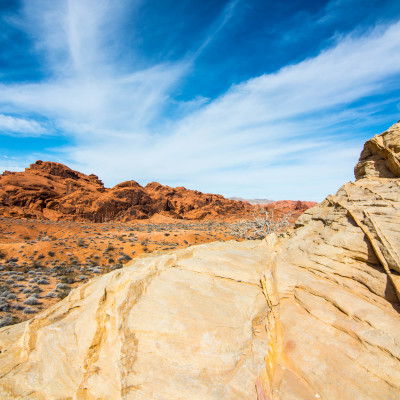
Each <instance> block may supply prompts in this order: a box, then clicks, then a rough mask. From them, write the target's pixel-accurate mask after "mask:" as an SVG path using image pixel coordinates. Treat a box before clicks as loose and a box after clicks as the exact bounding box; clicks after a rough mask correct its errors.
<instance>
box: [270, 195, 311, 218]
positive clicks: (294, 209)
mask: <svg viewBox="0 0 400 400" xmlns="http://www.w3.org/2000/svg"><path fill="white" fill-rule="evenodd" d="M317 204H318V203H316V202H315V201H300V200H297V201H294V200H279V201H274V202H272V203H269V204H267V205H265V206H264V207H265V208H266V209H267V210H269V211H273V212H274V214H276V216H280V215H282V214H289V215H290V220H291V221H293V222H294V221H295V220H296V219H297V218H298V217H299V216H300V215H301V214H303V213H304V211H306V210H308V209H309V208H311V207H314V206H316V205H317Z"/></svg>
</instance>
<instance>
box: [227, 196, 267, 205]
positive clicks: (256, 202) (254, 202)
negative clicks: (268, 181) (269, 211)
mask: <svg viewBox="0 0 400 400" xmlns="http://www.w3.org/2000/svg"><path fill="white" fill-rule="evenodd" d="M229 200H235V201H247V202H248V203H250V204H254V205H256V204H260V205H261V204H269V203H272V202H274V200H269V199H243V198H242V197H229Z"/></svg>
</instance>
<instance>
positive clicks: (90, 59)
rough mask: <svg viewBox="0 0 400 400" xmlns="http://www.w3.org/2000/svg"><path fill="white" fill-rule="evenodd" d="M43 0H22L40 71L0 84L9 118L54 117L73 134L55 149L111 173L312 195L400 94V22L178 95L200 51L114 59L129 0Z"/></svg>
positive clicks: (337, 175)
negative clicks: (216, 86) (214, 93)
mask: <svg viewBox="0 0 400 400" xmlns="http://www.w3.org/2000/svg"><path fill="white" fill-rule="evenodd" d="M40 3H41V5H43V7H40V13H39V12H38V11H37V10H36V9H35V4H36V5H37V4H38V0H30V1H29V2H26V8H25V15H26V19H25V21H27V20H29V18H34V19H35V23H34V24H30V25H29V26H30V27H31V28H29V29H30V34H31V35H32V36H33V37H35V38H36V45H37V51H38V52H39V53H40V54H42V57H46V60H47V63H48V71H47V72H48V76H47V78H46V80H44V81H41V82H37V83H30V84H18V85H16V84H7V83H2V84H0V105H2V108H0V110H3V112H4V114H6V115H3V117H4V118H6V119H7V118H15V117H7V115H8V114H9V115H18V113H21V114H24V113H27V112H29V114H30V115H31V114H37V115H39V116H45V117H46V118H49V119H51V120H52V121H53V123H54V125H55V126H56V127H57V128H58V129H59V130H60V131H61V132H63V133H64V134H66V135H70V136H71V137H72V138H73V141H74V144H73V145H72V146H69V147H68V148H63V149H60V151H61V153H59V159H60V160H64V161H65V162H68V163H69V164H70V165H71V166H73V167H76V168H79V169H81V170H83V171H86V172H95V173H96V174H98V175H99V176H100V177H101V178H103V179H104V181H105V182H106V183H107V184H108V185H111V184H115V183H117V182H118V181H121V180H124V179H136V180H138V181H140V182H141V183H146V182H148V181H152V180H159V181H161V182H163V183H166V184H171V185H187V186H189V187H192V188H198V189H200V190H204V191H210V192H211V191H212V192H220V193H223V194H225V195H239V196H242V197H243V196H249V197H268V198H276V199H279V198H295V199H296V198H303V199H311V200H312V199H317V200H320V199H321V198H322V197H323V196H325V195H327V194H328V193H330V192H332V191H335V190H336V189H337V188H338V187H339V186H340V185H341V184H342V183H343V182H344V181H347V180H349V179H351V178H352V168H353V166H354V163H355V162H356V159H357V157H358V155H359V152H360V150H361V145H362V142H363V141H364V140H365V136H366V135H368V136H369V135H370V134H372V133H377V132H373V131H371V129H373V128H374V126H376V125H377V124H379V123H382V120H380V119H379V118H378V117H377V118H376V121H378V122H376V121H375V125H374V124H370V126H368V124H369V123H370V117H369V115H370V114H371V113H373V112H374V110H375V111H378V110H380V109H382V108H384V107H386V106H387V102H388V101H391V102H396V101H398V100H397V97H395V96H394V95H393V96H392V95H391V96H392V97H390V100H388V98H387V97H386V98H385V96H388V94H389V93H391V92H394V91H396V90H400V79H399V76H400V23H395V24H392V25H389V26H377V27H376V28H374V29H372V30H370V31H368V32H365V31H364V33H363V34H362V35H358V36H357V35H355V34H353V35H347V36H343V37H337V38H336V42H335V43H334V44H333V45H332V47H331V48H329V49H326V50H324V51H322V52H321V53H320V54H319V55H317V56H315V57H313V58H309V59H306V60H304V61H302V62H300V63H297V64H293V65H289V66H286V67H284V68H282V69H280V70H279V71H276V72H275V73H272V74H264V75H261V76H258V77H254V78H252V79H249V80H247V81H244V82H242V83H240V84H239V85H234V86H232V87H231V88H229V89H228V90H227V91H226V92H225V93H224V94H223V95H221V96H219V97H218V98H215V99H212V100H205V99H200V100H198V101H197V100H196V99H194V100H193V101H192V102H188V104H186V103H182V102H179V101H178V100H177V99H176V98H175V97H174V95H175V93H176V90H177V88H179V85H181V84H182V82H183V81H184V79H185V77H186V76H187V75H188V74H190V73H191V71H192V69H193V68H194V65H193V63H195V61H196V57H194V58H193V57H192V59H190V56H189V57H186V58H184V59H182V60H181V61H175V62H165V63H160V64H157V65H152V66H150V67H147V68H143V67H141V68H137V67H136V66H135V63H133V64H132V65H130V67H129V68H128V67H127V64H125V65H124V67H123V68H121V64H124V63H125V59H124V58H123V57H122V56H121V54H120V53H119V52H118V49H116V48H115V46H113V45H112V44H110V41H109V38H108V37H109V36H110V35H111V36H113V35H114V34H115V35H117V34H116V31H117V30H118V29H119V27H118V21H119V20H120V16H121V15H123V14H124V12H123V11H124V7H126V6H127V5H126V4H127V3H126V2H124V1H118V2H116V3H114V2H111V1H110V0H101V1H99V2H94V0H82V1H77V0H69V1H68V2H63V3H59V2H53V1H44V2H43V1H40ZM111 3H112V4H113V7H111ZM60 4H61V5H60ZM114 4H116V7H115V9H114ZM135 4H136V3H135ZM227 4H228V5H227V6H226V8H225V9H224V10H223V13H222V14H221V15H220V17H219V19H218V20H217V21H216V22H215V24H214V25H213V27H211V28H210V30H209V32H208V36H207V37H205V39H204V41H203V45H202V46H201V47H200V48H199V49H198V50H195V51H194V53H192V54H197V53H198V52H201V51H203V50H204V49H205V48H206V46H207V45H208V44H209V43H210V41H211V40H213V38H214V36H215V35H217V34H218V33H219V32H220V31H221V29H223V27H224V26H226V25H227V24H229V21H230V19H231V18H232V15H233V14H232V13H233V11H234V9H235V7H237V4H238V2H237V1H232V2H229V3H227ZM139 5H140V3H139V2H137V7H139ZM110 10H114V11H113V12H112V13H109V11H110ZM115 13H116V14H115ZM86 20H88V21H89V22H88V23H85V21H86ZM32 26H33V27H34V28H32ZM105 27H107V29H105ZM27 29H28V28H27ZM132 59H134V56H133V57H130V62H132ZM209 73H210V74H212V71H209ZM370 96H374V98H369V97H370ZM377 96H381V97H377ZM388 118H390V115H389V116H388V115H386V119H388ZM395 118H396V116H393V119H395ZM7 121H8V120H7ZM23 121H24V120H23V119H21V120H20V121H19V122H18V123H19V124H20V125H21V126H22V125H23ZM28 122H29V121H26V123H28ZM393 122H394V121H393ZM1 123H2V119H1V116H0V124H1ZM4 123H5V122H4ZM8 123H9V124H11V122H10V121H8ZM15 123H16V124H17V125H18V123H17V122H15ZM349 127H351V128H349ZM37 129H38V130H39V129H40V126H39V127H37ZM349 129H351V130H352V131H351V132H349ZM25 130H27V128H26V127H25ZM33 130H34V128H32V132H33ZM21 131H22V129H21Z"/></svg>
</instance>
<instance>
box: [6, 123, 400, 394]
mask: <svg viewBox="0 0 400 400" xmlns="http://www.w3.org/2000/svg"><path fill="white" fill-rule="evenodd" d="M398 149H399V150H400V124H396V125H394V126H393V127H391V128H390V129H389V130H388V131H387V132H385V133H383V134H381V135H378V136H376V137H374V138H373V139H371V140H370V141H368V142H367V143H366V145H365V148H364V150H363V152H362V154H361V157H360V161H359V163H358V164H357V166H356V170H355V171H356V177H357V180H356V182H350V183H347V184H345V185H344V186H343V187H342V188H340V189H339V191H338V192H337V194H336V195H335V196H329V197H328V198H327V199H325V200H324V201H323V202H322V203H321V204H319V205H318V206H316V207H314V208H312V209H310V210H308V211H306V212H305V213H304V214H303V216H302V217H300V218H299V219H298V220H297V228H296V229H295V231H294V233H293V234H292V235H291V237H289V238H288V239H285V240H283V241H281V242H280V241H279V240H278V239H277V237H276V236H273V235H272V236H269V237H268V238H267V240H266V241H250V242H241V243H238V242H227V243H211V244H206V245H200V246H194V247H190V248H188V249H185V250H180V251H175V252H171V253H169V254H163V255H158V254H153V255H150V256H147V257H142V258H140V259H137V260H136V261H135V262H133V263H131V264H130V266H129V267H126V268H124V269H122V270H118V271H114V272H112V273H110V274H107V275H104V276H102V277H101V278H98V279H94V280H92V281H90V282H89V283H87V284H85V285H83V286H82V287H80V288H78V289H76V290H74V291H72V292H71V293H70V295H69V296H68V297H67V298H66V299H64V300H63V301H62V302H60V303H58V304H56V305H55V306H53V307H51V308H50V309H48V310H46V311H45V312H43V313H41V314H39V315H38V316H37V317H36V318H34V319H32V320H31V321H28V322H25V323H22V324H18V325H14V326H10V327H6V328H3V329H1V330H0V351H1V353H0V395H1V397H2V398H6V399H7V398H8V399H22V398H24V399H65V398H75V399H96V398H113V399H165V400H167V399H172V398H173V399H188V398H190V399H202V400H204V399H218V400H219V399H227V400H228V399H230V400H234V399H258V400H311V399H316V398H320V399H325V400H336V399H343V400H353V399H361V400H364V399H365V400H366V399H370V400H376V399H385V400H398V399H400V340H399V334H398V332H400V309H399V298H400V296H399V287H398V277H399V272H400V269H399V263H398V254H397V248H398V241H399V240H400V231H399V229H398V225H399V222H400V190H399V188H400V186H399V183H400V173H399V172H400V168H399V166H400V163H399V159H400V157H399V152H398ZM71 360H73V362H71Z"/></svg>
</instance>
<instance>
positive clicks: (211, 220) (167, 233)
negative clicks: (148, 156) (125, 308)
mask: <svg viewBox="0 0 400 400" xmlns="http://www.w3.org/2000/svg"><path fill="white" fill-rule="evenodd" d="M315 204H316V203H312V202H301V201H277V202H269V203H268V204H267V205H266V206H265V209H266V210H269V211H270V212H272V213H273V214H274V218H275V219H279V218H282V216H288V219H289V220H290V221H289V222H290V224H289V225H288V226H287V228H290V226H293V223H294V221H295V220H296V219H297V217H298V216H299V215H300V214H301V213H303V212H304V211H305V210H307V209H308V208H310V207H312V206H313V205H315ZM258 208H259V207H258V206H253V205H251V204H249V203H248V202H243V201H234V200H228V199H225V198H224V197H222V196H220V195H213V194H203V193H201V192H198V191H193V190H187V189H185V188H183V187H180V188H170V187H168V186H162V185H160V184H158V183H150V184H149V185H147V186H146V187H142V186H140V185H139V184H138V183H136V182H134V181H129V182H123V183H121V184H118V185H116V186H115V187H114V188H112V189H106V188H104V185H103V184H102V182H101V181H100V180H99V179H98V177H97V176H95V175H89V176H87V175H84V174H82V173H79V172H77V171H73V170H71V169H70V168H68V167H67V166H65V165H62V164H59V163H54V162H42V161H37V162H36V163H35V164H32V165H31V166H30V167H29V168H26V170H25V172H14V173H13V172H8V171H6V172H5V173H4V174H3V175H1V176H0V210H1V215H2V217H0V269H1V272H0V273H1V278H0V282H1V284H2V292H1V293H2V294H1V299H2V302H1V303H0V316H1V317H2V318H3V319H2V320H0V325H1V326H5V325H8V324H11V323H16V322H21V321H23V320H25V319H28V318H30V317H31V315H32V314H35V313H37V312H39V311H41V310H44V309H46V308H47V307H48V306H50V305H52V304H54V303H56V302H57V301H59V300H60V299H63V298H64V297H66V296H67V294H68V293H69V291H70V290H71V289H72V288H75V287H77V286H79V285H81V284H82V283H84V282H86V281H87V280H89V279H90V278H93V277H95V276H98V275H102V274H104V273H107V272H110V271H112V270H115V269H118V268H122V267H123V266H124V265H126V263H127V262H129V261H130V260H132V259H134V258H136V257H137V256H139V255H141V254H143V253H145V254H146V253H152V252H156V251H169V250H174V249H180V248H185V247H188V246H191V245H196V244H201V243H209V242H213V241H227V240H232V239H241V240H243V239H244V238H245V237H240V236H239V237H238V235H237V234H236V231H235V229H234V228H235V223H237V222H238V221H240V220H246V219H248V220H252V219H253V213H254V212H255V211H257V210H258ZM271 215H272V214H271ZM139 218H140V219H139Z"/></svg>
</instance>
